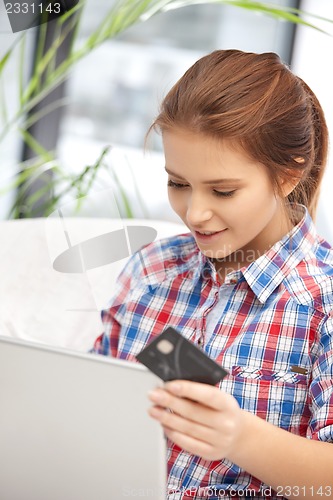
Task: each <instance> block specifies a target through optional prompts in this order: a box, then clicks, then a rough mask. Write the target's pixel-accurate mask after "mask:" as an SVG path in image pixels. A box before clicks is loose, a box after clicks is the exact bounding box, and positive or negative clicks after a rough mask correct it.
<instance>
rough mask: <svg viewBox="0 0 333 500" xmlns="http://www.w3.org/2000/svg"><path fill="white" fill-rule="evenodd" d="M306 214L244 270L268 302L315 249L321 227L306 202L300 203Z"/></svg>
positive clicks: (261, 297) (263, 299) (258, 293)
mask: <svg viewBox="0 0 333 500" xmlns="http://www.w3.org/2000/svg"><path fill="white" fill-rule="evenodd" d="M298 207H299V209H300V210H302V211H303V218H302V219H301V221H300V222H299V223H298V224H297V225H296V226H294V227H293V229H292V230H291V231H290V232H289V233H288V234H286V235H285V236H284V237H283V238H282V239H281V240H280V241H278V242H276V243H275V244H274V245H273V246H272V247H271V248H270V249H269V250H268V251H267V252H266V253H264V254H263V255H261V256H260V257H259V258H258V259H256V260H255V261H253V262H252V263H251V264H250V265H249V266H247V267H246V268H243V269H241V272H242V274H243V276H244V278H245V279H246V281H247V283H248V285H249V286H250V287H251V289H252V290H253V292H254V293H255V295H256V296H257V298H258V300H259V301H260V302H261V303H265V302H266V300H267V299H268V297H269V296H270V295H271V294H272V293H273V292H274V290H275V289H276V288H277V287H278V286H279V285H280V284H281V283H282V282H283V280H284V279H285V278H286V277H287V276H288V275H289V274H290V272H291V271H292V270H293V269H294V268H295V267H296V266H297V265H298V264H299V263H300V262H301V261H302V260H303V259H304V258H305V257H306V256H307V255H308V254H309V252H311V249H312V248H313V246H314V244H315V242H316V239H317V231H316V228H315V226H314V223H313V221H312V219H311V217H310V214H309V212H308V210H307V208H306V207H305V206H304V205H298Z"/></svg>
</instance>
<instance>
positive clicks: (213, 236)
mask: <svg viewBox="0 0 333 500" xmlns="http://www.w3.org/2000/svg"><path fill="white" fill-rule="evenodd" d="M226 230H227V228H226V229H222V230H221V231H217V232H216V233H213V234H202V233H199V231H195V232H194V234H195V237H196V239H197V240H199V241H202V242H205V243H211V242H213V241H214V240H217V239H218V238H219V237H220V236H221V234H222V233H224V232H225V231H226Z"/></svg>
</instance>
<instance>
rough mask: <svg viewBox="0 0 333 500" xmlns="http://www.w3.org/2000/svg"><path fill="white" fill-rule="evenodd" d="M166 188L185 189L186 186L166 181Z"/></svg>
mask: <svg viewBox="0 0 333 500" xmlns="http://www.w3.org/2000/svg"><path fill="white" fill-rule="evenodd" d="M168 186H169V187H173V188H178V189H181V188H184V187H186V184H179V183H178V182H174V181H168Z"/></svg>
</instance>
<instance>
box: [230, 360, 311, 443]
mask: <svg viewBox="0 0 333 500" xmlns="http://www.w3.org/2000/svg"><path fill="white" fill-rule="evenodd" d="M229 383H231V387H230V388H231V391H232V394H233V396H234V397H235V398H236V399H237V401H238V403H239V405H240V407H241V408H243V409H245V410H247V411H250V412H251V413H254V414H256V415H257V416H259V417H261V418H263V419H264V420H267V421H268V422H270V423H272V424H274V425H277V426H279V427H281V428H283V429H286V430H289V431H291V432H294V433H296V434H305V432H306V427H307V423H308V421H309V418H310V416H311V415H310V411H309V406H308V379H307V376H306V375H303V374H300V373H294V372H292V371H290V370H271V369H266V368H255V367H250V366H240V365H234V366H232V368H231V373H230V379H229Z"/></svg>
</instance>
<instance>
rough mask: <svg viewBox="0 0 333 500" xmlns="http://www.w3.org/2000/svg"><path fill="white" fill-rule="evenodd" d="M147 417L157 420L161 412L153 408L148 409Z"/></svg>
mask: <svg viewBox="0 0 333 500" xmlns="http://www.w3.org/2000/svg"><path fill="white" fill-rule="evenodd" d="M149 415H150V416H151V417H153V418H159V417H160V416H161V415H162V410H159V409H158V408H156V407H155V406H154V407H153V408H149Z"/></svg>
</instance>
